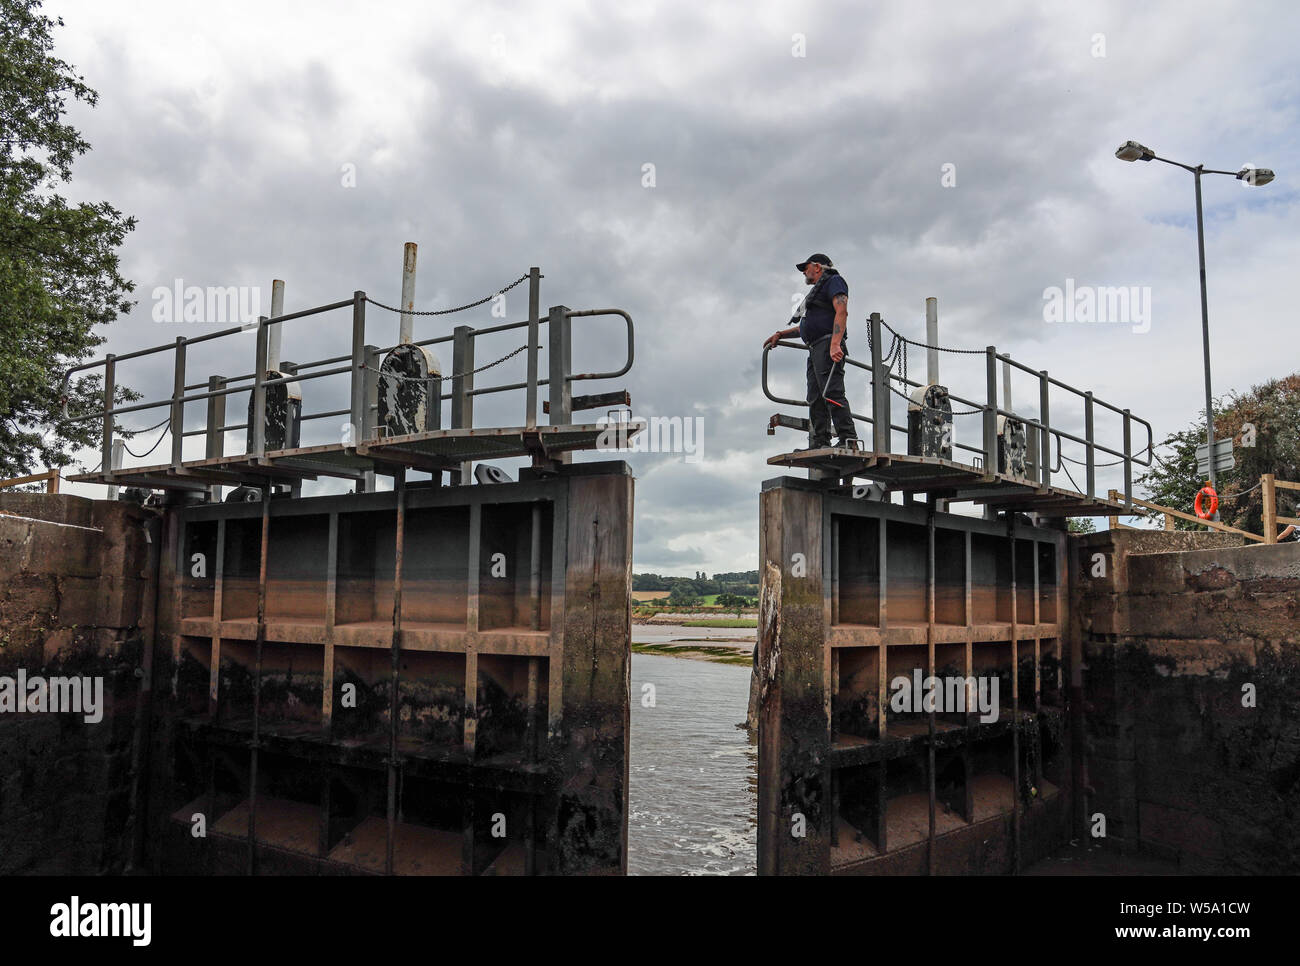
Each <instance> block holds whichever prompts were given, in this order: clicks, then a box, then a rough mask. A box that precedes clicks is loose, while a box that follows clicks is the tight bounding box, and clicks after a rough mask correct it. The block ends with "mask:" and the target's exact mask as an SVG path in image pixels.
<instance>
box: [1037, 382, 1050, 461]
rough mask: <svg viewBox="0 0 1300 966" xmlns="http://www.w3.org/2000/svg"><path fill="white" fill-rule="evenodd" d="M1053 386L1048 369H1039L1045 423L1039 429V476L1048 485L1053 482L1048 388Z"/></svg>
mask: <svg viewBox="0 0 1300 966" xmlns="http://www.w3.org/2000/svg"><path fill="white" fill-rule="evenodd" d="M1050 388H1051V386H1050V384H1049V383H1048V381H1047V370H1046V369H1040V370H1038V419H1039V421H1040V422H1041V423H1042V424H1043V428H1042V429H1041V430H1039V432H1040V433H1041V434H1042V446H1041V448H1040V450H1039V454H1038V455H1039V462H1040V463H1041V465H1042V473H1041V474H1040V476H1039V480H1040V482H1041V483H1042V484H1043V486H1048V485H1050V484H1051V482H1052V432H1051V425H1052V423H1051V420H1050V419H1049V418H1048V416H1049V414H1048V402H1047V397H1048V395H1049V392H1048V390H1049V389H1050Z"/></svg>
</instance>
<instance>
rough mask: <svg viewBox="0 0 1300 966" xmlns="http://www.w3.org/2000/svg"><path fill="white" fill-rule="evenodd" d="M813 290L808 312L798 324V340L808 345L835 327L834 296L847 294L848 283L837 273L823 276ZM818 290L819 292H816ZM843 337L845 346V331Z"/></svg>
mask: <svg viewBox="0 0 1300 966" xmlns="http://www.w3.org/2000/svg"><path fill="white" fill-rule="evenodd" d="M813 288H814V291H813V293H812V294H811V295H810V296H809V305H808V311H807V312H806V313H805V314H804V317H803V321H802V322H800V323H799V338H801V339H803V340H804V342H806V343H807V344H808V345H812V344H813V343H814V342H816V341H817V340H818V339H823V338H825V337H826V336H828V335H830V334H831V333H832V331H833V330H834V326H835V304H834V299H835V296H837V295H844V296H847V295H848V294H849V283H848V282H846V281H844V276H843V275H841V274H839V273H838V272H836V273H835V274H834V275H823V276H822V277H821V280H820V281H818V283H817V284H816V285H815V286H813ZM818 288H820V291H817V289H818ZM813 303H816V304H813ZM846 329H847V327H846ZM844 336H845V340H844V344H845V345H847V344H848V332H847V331H845V333H844Z"/></svg>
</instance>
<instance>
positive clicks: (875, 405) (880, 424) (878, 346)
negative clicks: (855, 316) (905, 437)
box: [870, 312, 891, 453]
mask: <svg viewBox="0 0 1300 966" xmlns="http://www.w3.org/2000/svg"><path fill="white" fill-rule="evenodd" d="M870 321H871V448H872V449H873V450H874V451H875V452H877V453H888V452H889V451H890V442H891V436H890V432H889V422H890V418H889V373H888V372H886V371H885V360H884V347H883V345H882V342H881V340H882V336H881V332H882V328H881V318H880V313H879V312H872V313H871V320H870Z"/></svg>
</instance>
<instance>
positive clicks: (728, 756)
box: [628, 628, 758, 875]
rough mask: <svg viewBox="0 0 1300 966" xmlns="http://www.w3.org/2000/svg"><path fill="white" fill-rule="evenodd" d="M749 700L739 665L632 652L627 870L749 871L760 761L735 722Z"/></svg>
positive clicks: (752, 858) (753, 855)
mask: <svg viewBox="0 0 1300 966" xmlns="http://www.w3.org/2000/svg"><path fill="white" fill-rule="evenodd" d="M691 630H698V629H697V628H691ZM733 633H734V632H733ZM741 633H744V632H743V631H742V632H741ZM751 633H752V632H751ZM699 636H704V635H699ZM647 684H650V685H653V686H654V692H653V698H654V704H653V707H646V706H645V705H646V704H648V703H649V698H648V694H647V689H646V688H645V687H644V686H645V685H647ZM748 703H749V669H748V668H746V667H736V666H734V665H727V664H712V663H709V662H707V661H690V660H684V659H682V658H674V657H658V656H654V655H649V654H633V655H632V736H631V746H632V752H631V754H632V760H631V763H630V772H631V781H630V784H629V788H628V797H629V799H630V802H631V814H630V816H629V819H628V871H629V873H630V874H632V875H753V874H754V873H755V870H756V862H757V859H756V855H757V852H756V843H757V838H756V836H757V818H756V816H757V801H758V798H757V796H758V772H757V767H758V760H757V749H756V748H755V747H754V746H752V745H750V743H749V739H748V738H747V736H746V733H745V729H744V727H743V724H744V721H745V711H746V708H747V705H748ZM737 724H740V725H741V727H739V728H738V727H736V725H737Z"/></svg>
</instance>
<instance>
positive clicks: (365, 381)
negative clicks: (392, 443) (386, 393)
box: [354, 345, 382, 440]
mask: <svg viewBox="0 0 1300 966" xmlns="http://www.w3.org/2000/svg"><path fill="white" fill-rule="evenodd" d="M361 358H362V359H364V360H365V363H364V366H365V368H364V370H363V372H362V376H361V385H362V396H361V399H362V402H361V422H360V423H359V424H358V425H357V426H356V427H354V432H355V433H356V435H357V439H358V440H362V439H375V438H377V437H378V436H379V367H380V365H381V364H382V360H381V359H380V355H379V346H377V345H368V346H362V348H361Z"/></svg>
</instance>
